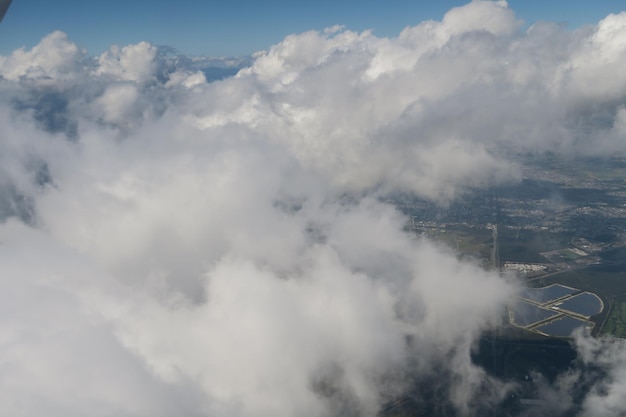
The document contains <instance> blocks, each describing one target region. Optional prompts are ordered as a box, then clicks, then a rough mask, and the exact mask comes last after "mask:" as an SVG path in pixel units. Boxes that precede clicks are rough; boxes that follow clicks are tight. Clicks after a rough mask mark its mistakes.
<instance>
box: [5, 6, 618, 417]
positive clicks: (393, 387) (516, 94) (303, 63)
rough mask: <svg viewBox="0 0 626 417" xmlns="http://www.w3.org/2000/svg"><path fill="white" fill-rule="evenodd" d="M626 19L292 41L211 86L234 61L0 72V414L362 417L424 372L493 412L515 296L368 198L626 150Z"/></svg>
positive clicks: (156, 53) (448, 392) (129, 58)
mask: <svg viewBox="0 0 626 417" xmlns="http://www.w3.org/2000/svg"><path fill="white" fill-rule="evenodd" d="M624 26H626V22H625V21H624V18H623V16H622V15H615V16H609V17H607V18H606V19H605V20H603V21H601V22H600V23H599V24H598V25H596V26H594V27H589V28H585V29H581V30H579V31H576V32H567V31H565V30H564V29H563V28H561V27H559V26H558V25H553V24H549V23H545V24H538V25H534V26H533V27H531V28H530V29H529V30H528V31H527V32H521V27H520V24H519V22H518V20H517V19H516V18H515V15H514V13H513V11H511V10H510V9H509V8H508V7H507V5H506V3H505V2H495V3H494V2H472V3H469V4H468V5H465V6H463V7H459V8H455V9H453V10H451V11H450V12H448V13H447V14H446V15H445V16H444V18H443V20H442V21H441V22H434V21H429V22H423V23H420V24H418V25H416V26H415V27H409V28H406V29H405V30H404V31H403V32H402V33H401V34H400V35H399V36H398V37H397V38H377V37H376V36H374V35H373V34H372V33H370V32H363V33H356V32H351V31H349V30H345V29H343V28H340V27H335V28H332V30H328V31H325V32H323V33H320V32H315V31H311V32H305V33H301V34H293V35H289V36H287V37H286V38H285V39H284V40H283V41H281V42H280V43H278V44H276V45H274V46H272V47H271V48H269V49H268V51H265V52H261V53H259V54H256V55H255V57H254V58H252V59H251V61H252V62H251V63H250V65H249V66H246V67H245V68H241V69H240V70H239V71H238V72H237V74H236V75H234V76H231V77H227V78H224V79H221V80H218V81H213V80H212V79H211V77H209V76H208V75H207V74H209V72H210V71H208V69H211V68H213V69H215V68H221V69H228V70H229V71H230V70H231V69H232V68H235V69H237V68H240V67H242V66H243V64H242V63H246V62H247V61H246V60H243V61H232V60H230V59H226V60H218V61H215V60H211V59H208V58H207V59H199V58H195V59H194V58H188V57H183V56H181V55H180V54H176V53H174V52H172V51H171V50H168V49H167V48H157V47H155V46H153V45H150V44H149V43H147V42H141V43H138V44H135V45H129V46H125V47H117V46H114V47H111V48H110V50H108V51H107V52H105V53H103V54H102V55H100V56H99V57H96V58H89V57H86V56H85V55H84V53H83V52H81V51H79V50H78V48H77V47H76V45H75V44H73V43H72V42H71V41H69V40H68V39H67V36H66V35H65V34H63V33H61V32H54V33H52V34H51V35H49V36H47V37H46V38H44V39H43V40H42V41H41V43H40V44H39V45H37V46H35V47H33V48H32V49H31V50H30V51H26V50H23V49H20V50H18V51H15V52H14V53H13V54H11V55H10V56H6V57H0V76H1V77H2V78H0V90H1V92H2V93H1V94H0V135H1V136H2V138H3V140H2V141H0V216H1V217H0V219H1V220H2V223H1V224H0V257H2V262H0V266H1V268H2V274H0V276H1V277H2V280H1V282H2V284H1V285H2V291H0V292H1V293H2V297H3V303H2V305H3V312H4V314H3V316H2V317H3V319H2V320H1V321H0V326H1V327H2V331H1V332H0V333H1V334H3V335H4V336H3V337H4V339H3V342H2V344H0V349H2V355H1V356H2V358H3V362H2V364H3V369H5V372H3V377H2V379H1V381H0V383H2V384H3V389H2V395H3V396H4V397H3V398H4V399H5V400H3V401H0V410H1V411H2V412H4V414H22V415H32V416H35V415H44V414H45V415H53V416H54V415H63V416H67V415H84V414H93V413H94V412H95V413H99V414H100V415H118V416H119V415H122V416H124V415H129V416H130V415H140V416H142V415H150V416H153V415H157V416H158V415H174V414H176V415H178V414H184V415H198V416H200V415H224V416H249V415H254V416H261V417H262V416H269V415H272V416H293V415H305V416H332V415H376V413H377V412H378V411H379V410H380V408H381V406H383V405H384V404H386V403H387V402H388V401H390V400H393V399H396V398H398V397H399V396H401V395H402V394H404V393H405V392H407V390H410V389H411V388H414V387H415V385H416V384H417V386H423V385H432V384H431V381H432V379H431V378H433V376H434V375H437V380H438V381H442V382H441V385H440V386H443V387H445V388H444V389H443V394H442V395H443V398H442V401H446V404H447V403H448V402H449V403H450V404H453V407H455V409H456V410H457V411H458V412H459V413H461V414H463V413H464V414H466V415H472V414H480V413H481V412H482V411H481V410H485V409H488V408H489V406H493V405H494V404H497V403H498V402H500V401H501V399H502V398H503V395H504V394H505V393H506V390H507V389H509V386H508V385H507V384H506V383H501V382H499V381H495V380H493V379H491V377H489V376H487V375H486V373H485V371H484V370H482V369H481V368H480V367H478V366H477V365H474V364H473V363H472V361H471V354H470V353H471V351H472V349H475V347H476V343H477V340H478V338H479V337H480V335H481V332H483V331H484V330H485V329H489V328H492V327H494V326H497V325H498V323H499V322H500V320H501V317H502V309H503V306H504V305H505V304H506V303H507V301H509V300H510V299H511V297H513V296H514V294H515V292H516V290H517V284H516V283H515V282H513V281H511V280H509V278H507V277H500V276H498V275H497V274H496V273H494V272H489V271H485V270H483V269H481V268H480V267H478V266H477V265H475V264H474V263H472V262H470V261H462V260H459V259H457V255H456V254H455V253H453V252H451V251H450V250H448V249H446V248H444V247H440V246H438V245H436V244H434V243H432V242H429V241H427V240H425V239H422V238H418V237H416V236H414V235H412V234H410V233H407V232H406V231H405V230H404V225H405V223H406V221H407V219H406V218H405V217H404V216H402V215H401V214H400V213H399V212H398V211H397V210H396V209H395V208H394V207H392V206H390V205H389V204H386V203H384V202H382V200H383V199H382V198H381V197H384V196H386V195H388V194H390V193H394V192H398V191H400V192H409V193H412V194H413V195H415V196H416V197H419V198H423V199H428V200H431V201H434V202H436V203H438V204H441V205H445V204H448V203H449V202H451V201H453V200H454V199H455V198H457V197H458V196H460V195H462V194H464V193H466V192H469V190H471V189H474V188H481V187H489V186H492V185H497V184H503V183H507V182H511V181H516V180H517V179H519V177H520V167H519V166H518V165H517V163H516V162H512V160H511V159H512V158H511V155H513V156H514V155H515V153H516V152H528V151H532V152H542V151H548V150H558V149H570V151H572V152H579V153H583V154H588V153H591V152H592V151H593V152H594V153H600V154H602V153H606V152H609V151H610V152H612V153H613V152H615V153H619V152H623V151H624V148H623V140H622V139H623V134H624V130H625V129H624V126H623V125H624V119H625V118H624V110H623V100H622V99H623V97H624V96H625V95H626V90H625V88H626V85H622V83H621V81H620V80H621V78H619V77H612V75H614V74H616V73H615V71H616V68H618V67H619V66H620V65H621V64H622V62H621V60H622V55H623V54H619V51H621V50H622V49H623V45H621V43H620V42H621V40H620V39H621V33H622V31H623V27H624ZM620 48H621V49H620ZM615 52H618V53H615ZM593 74H604V75H605V76H606V77H607V78H608V79H607V80H606V81H603V83H599V84H594V83H591V82H589V80H590V77H592V75H593ZM210 81H211V82H210ZM620 100H622V101H620ZM589 109H591V110H589ZM581 114H582V115H585V117H586V118H587V119H583V118H581ZM583 122H584V123H585V126H586V129H583V130H581V129H578V127H579V125H580V123H583ZM581 343H582V342H581ZM581 352H582V351H581ZM617 352H621V350H617ZM581 355H583V353H581ZM620 355H621V353H616V354H615V355H613V356H611V358H614V357H616V358H617V357H621V356H620ZM593 360H594V361H596V360H597V359H593ZM611 360H613V359H611ZM616 372H617V371H616ZM611 375H614V377H612V378H613V379H609V380H607V381H608V382H606V384H610V385H606V386H601V385H598V388H597V389H594V390H590V391H589V393H590V395H589V396H588V397H587V400H585V401H586V402H585V403H584V405H583V411H584V410H590V411H588V412H589V413H591V412H592V411H591V410H596V409H597V408H598V400H596V399H595V398H601V397H603V396H604V397H606V398H608V399H609V400H610V399H612V398H617V397H616V396H617V395H618V394H619V393H620V392H621V391H620V389H621V388H620V385H619V384H613V383H612V382H611V381H619V380H620V379H621V376H620V374H619V372H617V373H615V374H611ZM563 378H565V377H563ZM572 380H575V378H574V377H572ZM563 381H565V379H563ZM566 382H567V381H565V382H563V383H562V384H563V386H564V387H565V386H567V383H566ZM420 384H422V385H420ZM603 387H604V388H603ZM429 389H433V387H432V386H431V387H429ZM437 389H438V388H437ZM417 391H418V392H416V393H415V395H416V396H418V397H419V396H420V395H422V396H423V397H424V398H422V400H424V401H428V398H427V397H428V395H429V393H430V392H431V391H428V389H425V390H424V391H420V390H417ZM554 392H556V393H560V392H565V393H567V392H568V391H567V389H565V388H563V389H561V388H559V387H556V388H554ZM131 394H132V395H131ZM479 394H480V395H479ZM555 395H556V394H555ZM418 399H419V398H418ZM609 402H610V401H609ZM584 412H587V411H584ZM607 412H608V411H607Z"/></svg>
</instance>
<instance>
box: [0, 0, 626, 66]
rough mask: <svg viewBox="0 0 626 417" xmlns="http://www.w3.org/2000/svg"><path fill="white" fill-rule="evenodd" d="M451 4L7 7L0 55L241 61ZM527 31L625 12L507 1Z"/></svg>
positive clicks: (44, 0)
mask: <svg viewBox="0 0 626 417" xmlns="http://www.w3.org/2000/svg"><path fill="white" fill-rule="evenodd" d="M465 3H467V1H459V0H443V1H435V0H431V1H416V0H389V1H385V2H383V1H373V0H362V1H359V2H355V1H346V0H317V1H315V2H312V1H309V2H295V1H286V0H264V1H258V0H256V1H255V0H230V1H198V0H177V1H164V0H106V1H105V0H89V1H85V0H59V1H50V0H13V4H12V5H11V7H10V9H9V11H8V13H7V15H6V17H5V19H4V21H3V22H2V24H0V54H8V53H10V52H11V51H12V50H14V49H16V48H19V47H22V46H24V47H26V48H30V47H32V46H34V45H35V44H37V43H38V42H39V40H40V39H41V38H42V37H43V36H45V35H46V34H48V33H50V32H52V31H53V30H61V31H63V32H66V33H67V34H68V35H69V37H70V39H71V40H72V41H74V42H76V43H77V44H78V45H79V46H80V47H82V48H85V49H87V50H88V52H89V53H90V54H92V55H95V54H99V53H100V52H102V51H103V50H104V49H106V48H107V47H108V46H109V45H111V44H119V45H127V44H130V43H136V42H139V41H142V40H147V41H150V42H152V43H154V44H157V45H169V46H173V47H175V48H177V49H179V50H181V51H182V52H185V53H189V54H195V55H247V54H250V53H252V52H254V51H257V50H261V49H267V48H268V47H269V46H270V45H272V44H274V43H277V42H279V41H280V40H281V39H283V38H284V37H285V36H286V35H288V34H290V33H297V32H303V31H306V30H310V29H318V30H319V29H323V28H325V27H329V26H333V25H335V24H341V25H345V26H346V27H347V28H348V29H351V30H356V31H361V30H364V29H373V30H374V33H375V34H376V35H378V36H396V35H397V34H398V33H399V32H400V31H401V30H402V28H404V27H405V26H407V25H411V26H413V25H415V24H417V23H419V22H420V21H423V20H427V19H435V20H439V19H441V17H442V16H443V14H444V13H445V12H446V11H447V10H449V9H450V8H452V7H454V6H458V5H462V4H465ZM509 5H510V7H511V8H512V9H513V10H515V12H516V14H517V16H518V18H520V19H523V20H524V21H525V22H526V23H527V24H531V23H533V22H535V21H537V20H550V21H556V22H562V23H566V24H567V25H568V27H570V28H575V27H578V26H580V25H583V24H588V23H595V22H597V21H598V20H599V19H601V18H602V17H604V16H606V15H607V14H609V13H617V12H620V11H622V10H625V9H626V5H625V3H624V2H623V1H621V0H619V1H618V0H594V1H590V0H589V1H581V0H570V1H556V0H555V1H545V0H510V1H509Z"/></svg>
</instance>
